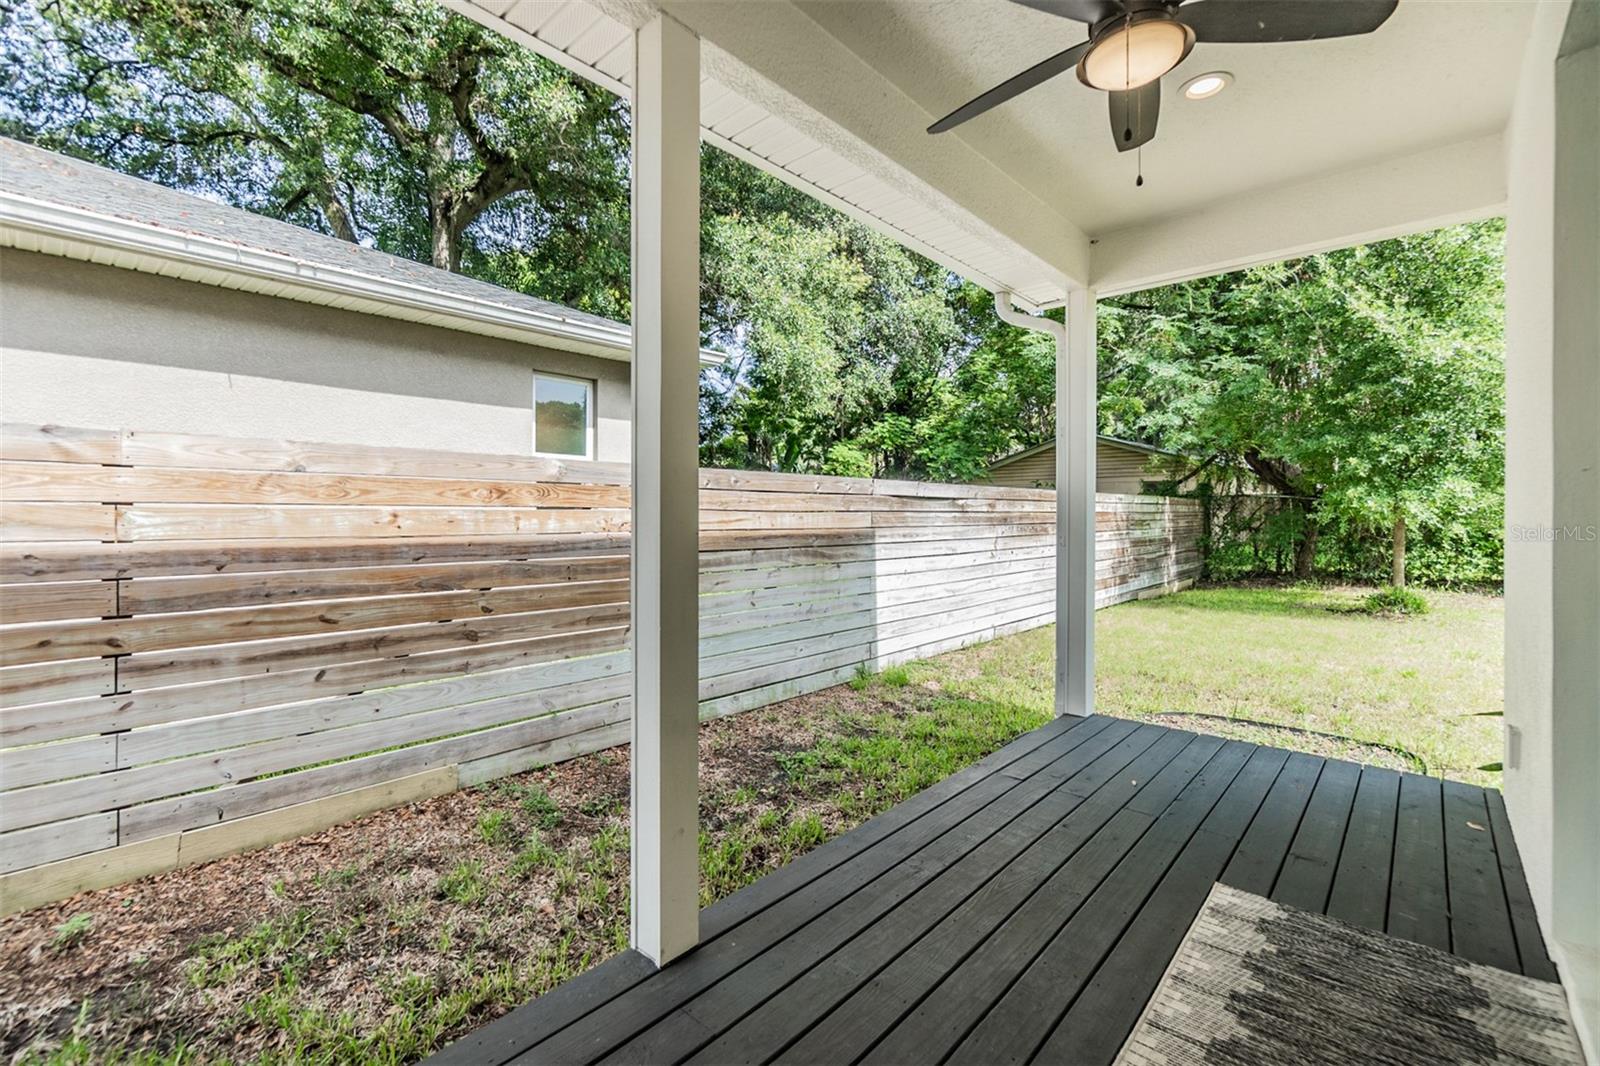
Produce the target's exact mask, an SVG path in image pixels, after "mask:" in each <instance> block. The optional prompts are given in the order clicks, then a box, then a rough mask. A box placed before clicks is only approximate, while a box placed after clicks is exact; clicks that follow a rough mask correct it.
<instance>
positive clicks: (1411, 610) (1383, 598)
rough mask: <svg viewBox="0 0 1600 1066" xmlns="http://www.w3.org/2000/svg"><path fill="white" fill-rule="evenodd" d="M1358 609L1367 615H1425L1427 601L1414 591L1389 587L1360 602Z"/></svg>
mask: <svg viewBox="0 0 1600 1066" xmlns="http://www.w3.org/2000/svg"><path fill="white" fill-rule="evenodd" d="M1360 609H1361V610H1362V611H1364V612H1366V613H1367V614H1427V613H1428V601H1427V600H1426V599H1424V598H1423V596H1422V593H1420V592H1417V591H1416V590H1415V589H1407V588H1396V587H1394V586H1393V585H1390V586H1389V587H1388V588H1386V589H1383V590H1382V591H1380V592H1374V593H1372V594H1371V595H1370V596H1368V597H1367V598H1366V599H1364V600H1362V601H1361V608H1360Z"/></svg>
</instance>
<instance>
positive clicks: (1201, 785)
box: [435, 717, 1555, 1064]
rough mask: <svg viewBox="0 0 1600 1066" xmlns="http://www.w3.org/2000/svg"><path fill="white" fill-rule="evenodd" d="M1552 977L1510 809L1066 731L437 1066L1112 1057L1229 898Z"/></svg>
mask: <svg viewBox="0 0 1600 1066" xmlns="http://www.w3.org/2000/svg"><path fill="white" fill-rule="evenodd" d="M1219 880H1220V881H1222V882H1224V883H1226V884H1229V885H1232V886H1234V887H1237V888H1241V889H1244V890H1246V891H1249V892H1255V893H1258V894H1261V895H1265V896H1270V897H1271V898H1272V899H1274V900H1278V901H1281V902H1284V903H1288V904H1292V905H1294V906H1297V907H1302V908H1305V909H1308V910H1314V911H1322V912H1326V913H1328V914H1331V915H1334V916H1336V917H1339V918H1342V919H1345V920H1347V921H1350V922H1354V923H1357V924H1360V925H1364V926H1368V927H1370V928H1373V929H1382V930H1387V931H1388V932H1390V933H1391V934H1393V935H1395V936H1401V937H1406V938H1408V939H1411V940H1415V941H1420V942H1422V943H1424V944H1430V945H1432V946H1434V947H1437V948H1442V949H1444V950H1447V951H1453V952H1455V953H1456V954H1458V955H1461V956H1463V957H1465V958H1468V959H1471V960H1473V961H1475V962H1481V963H1487V964H1489V965H1492V966H1499V967H1502V968H1505V969H1508V970H1515V971H1518V972H1521V973H1526V974H1529V975H1531V976H1534V977H1539V978H1543V979H1546V980H1555V971H1554V969H1553V967H1552V966H1551V964H1550V960H1549V958H1548V956H1547V955H1546V954H1545V949H1544V945H1543V943H1542V942H1541V940H1540V936H1539V932H1538V928H1537V926H1536V925H1535V923H1534V916H1533V905H1532V901H1531V900H1530V898H1529V895H1528V890H1527V887H1526V885H1525V883H1524V880H1523V874H1522V868H1521V865H1520V862H1519V860H1518V858H1517V853H1516V848H1515V845H1514V844H1513V843H1512V840H1511V830H1510V826H1509V824H1508V822H1507V820H1506V814H1505V808H1504V806H1503V805H1502V803H1501V800H1500V796H1499V794H1498V793H1495V792H1490V791H1486V790H1484V789H1480V788H1473V787H1470V786H1467V785H1461V784H1456V783H1453V782H1444V783H1442V784H1441V782H1439V781H1438V780H1436V779H1433V778H1427V777H1419V776H1416V775H1413V774H1402V773H1396V772H1395V771H1392V770H1383V769H1374V768H1363V767H1360V766H1357V765H1355V764H1354V763H1348V762H1341V761H1338V760H1334V759H1322V758H1318V757H1316V756H1311V755H1303V754H1291V753H1290V752H1287V751H1282V750H1279V749H1276V748H1266V747H1257V746H1255V745H1251V744H1246V743H1240V742H1237V741H1222V740H1218V739H1216V738H1213V737H1206V736H1196V735H1195V734H1193V733H1188V732H1183V731H1180V730H1173V729H1166V728H1164V727H1161V726H1156V725H1141V724H1138V723H1134V722H1129V721H1125V720H1122V719H1116V718H1106V717H1097V718H1089V719H1081V720H1060V721H1056V722H1053V723H1051V724H1049V725H1047V726H1044V727H1042V728H1040V729H1038V730H1035V731H1034V732H1032V733H1029V734H1027V735H1026V736H1024V737H1022V738H1020V739H1018V740H1017V741H1015V742H1014V743H1012V744H1011V745H1009V746H1008V747H1006V748H1004V749H1003V750H1001V751H999V752H996V753H995V754H994V755H991V756H990V757H989V758H987V759H984V760H983V761H982V762H980V763H978V764H976V765H974V766H972V767H970V768H968V769H967V770H964V771H962V772H961V773H958V774H956V775H954V776H952V777H950V778H948V779H947V780H945V781H943V782H941V783H939V784H938V785H936V786H934V787H933V788H931V789H929V790H928V791H926V792H923V793H921V794H920V795H918V796H915V797H913V798H912V799H910V800H908V801H907V802H905V803H902V804H901V805H899V806H898V807H895V808H894V809H893V810H891V811H888V812H887V813H885V814H883V815H881V816H880V817H878V818H875V819H873V820H872V821H870V822H868V823H867V824H865V825H863V826H861V827H860V828H858V829H856V830H854V831H853V832H850V833H848V834H845V835H844V836H841V837H839V838H838V839H836V840H833V841H831V842H829V843H828V844H826V845H824V846H822V847H820V848H818V849H816V850H814V851H812V852H810V853H809V854H807V855H805V856H803V857H802V858H800V859H799V860H797V861H795V862H794V863H791V864H790V865H789V866H786V867H784V868H783V869H781V870H778V871H776V872H774V873H772V874H771V875H769V876H767V877H765V878H763V879H762V880H761V881H759V882H757V883H756V884H754V885H751V886H749V887H748V888H745V889H744V890H742V891H740V892H738V893H736V894H735V895H733V896H731V897H729V898H728V899H726V900H723V901H722V902H720V903H718V904H716V905H715V906H713V907H710V908H708V909H707V910H705V911H704V912H703V913H702V915H701V944H700V946H699V948H697V949H696V950H695V951H693V952H691V953H690V954H689V955H687V956H685V957H684V958H682V959H679V960H677V961H676V962H674V963H672V964H671V965H670V966H667V967H665V968H664V969H662V970H660V971H656V970H655V969H654V968H653V967H652V966H651V965H650V963H649V961H648V960H646V959H645V958H644V957H643V956H640V955H638V954H636V953H634V952H628V953H625V954H623V955H621V956H618V957H616V958H613V959H611V960H610V961H609V962H606V963H604V964H603V965H601V966H599V967H597V968H596V969H594V970H591V971H589V972H588V973H586V974H584V975H582V976H581V977H579V978H578V979H576V980H574V981H571V982H568V983H567V984H565V985H563V986H561V987H560V988H558V989H556V990H554V991H553V992H551V993H550V994H549V995H547V996H544V997H542V998H541V999H539V1000H537V1001H535V1002H533V1003H531V1004H528V1005H527V1006H525V1007H522V1008H521V1009H519V1010H516V1011H514V1012H512V1013H511V1014H509V1015H507V1016H506V1017H504V1018H501V1019H500V1020H498V1021H496V1022H494V1023H492V1024H490V1025H487V1026H485V1027H483V1028H482V1029H480V1030H478V1031H477V1032H475V1033H473V1034H471V1035H470V1036H469V1037H467V1038H466V1039H464V1040H462V1041H460V1042H459V1043H457V1044H455V1045H454V1046H452V1047H450V1048H448V1049H446V1051H444V1052H443V1053H442V1054H441V1055H439V1056H437V1057H436V1060H435V1061H437V1062H440V1063H446V1062H464V1063H465V1062H470V1063H505V1062H517V1063H536V1062H550V1063H567V1062H574V1063H575V1062H602V1061H603V1062H648V1063H667V1062H697V1063H698V1062H704V1063H735V1062H770V1061H779V1062H814V1063H830V1064H832V1063H849V1062H870V1063H919V1064H921V1063H937V1062H962V1063H966V1062H975V1063H999V1062H1026V1061H1039V1062H1062V1063H1074V1064H1079V1063H1099V1062H1109V1061H1110V1060H1111V1059H1112V1057H1113V1056H1114V1055H1115V1054H1116V1052H1117V1050H1118V1049H1119V1048H1120V1047H1121V1045H1122V1042H1123V1040H1124V1038H1125V1037H1126V1036H1127V1034H1128V1033H1129V1031H1130V1030H1131V1029H1132V1027H1133V1024H1134V1022H1135V1021H1136V1020H1137V1018H1138V1016H1139V1014H1140V1012H1141V1010H1142V1009H1143V1007H1144V1004H1145V1002H1146V1000H1147V999H1148V998H1149V996H1150V994H1151V993H1152V992H1153V991H1154V989H1155V986H1156V984H1157V982H1158V981H1159V980H1160V977H1161V974H1162V973H1163V971H1164V970H1165V969H1166V966H1167V963H1168V962H1169V961H1170V960H1171V957H1172V955H1173V953H1174V952H1175V951H1176V950H1177V947H1178V943H1179V941H1180V940H1181V939H1182V937H1183V935H1184V932H1185V931H1186V930H1187V929H1188V927H1189V924H1190V922H1191V921H1192V920H1193V918H1194V916H1195V914H1196V913H1197V912H1198V910H1199V908H1200V905H1201V903H1202V902H1203V901H1204V899H1205V897H1206V894H1207V892H1208V891H1209V890H1210V888H1211V885H1212V883H1213V882H1215V881H1219Z"/></svg>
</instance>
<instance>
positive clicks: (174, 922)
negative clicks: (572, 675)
mask: <svg viewBox="0 0 1600 1066" xmlns="http://www.w3.org/2000/svg"><path fill="white" fill-rule="evenodd" d="M872 687H873V689H874V690H875V691H871V692H867V691H854V690H852V688H851V687H848V686H841V687H839V688H836V689H832V690H829V691H827V692H821V693H816V694H813V695H808V696H803V697H799V698H797V699H792V700H789V701H786V702H785V703H783V704H778V705H775V706H772V707H769V708H765V709H763V710H758V711H753V712H750V713H747V714H743V715H739V716H736V717H731V718H726V719H722V720H719V721H715V722H711V723H708V724H706V725H705V726H704V727H703V728H702V729H701V734H700V773H701V784H700V793H701V825H702V842H701V851H702V866H703V868H704V871H705V875H704V885H703V889H702V895H703V897H704V900H705V901H706V902H710V901H711V900H712V899H714V898H717V897H720V896H722V895H725V894H727V893H728V892H730V891H733V890H734V889H736V888H738V887H739V886H741V885H743V884H747V883H749V882H750V881H753V880H755V879H757V878H758V877H760V876H761V875H762V874H763V873H765V872H767V871H768V870H771V869H774V868H776V867H778V866H780V865H782V864H784V863H785V862H788V861H790V860H791V859H793V858H794V857H795V856H796V855H798V854H800V853H801V852H803V851H805V850H807V849H809V848H810V847H814V846H815V845H816V844H819V843H821V842H822V841H824V840H827V839H829V838H830V837H832V836H835V835H837V834H839V833H841V832H843V831H845V830H847V829H849V828H850V827H851V826H853V825H854V824H856V823H858V822H860V821H861V820H863V818H864V817H866V816H868V815H870V814H871V813H873V812H874V810H875V809H878V808H881V807H882V806H886V805H888V802H889V800H890V799H892V798H893V797H886V796H882V795H878V794H876V793H875V792H874V791H873V787H874V786H873V785H872V783H871V782H870V781H867V780H865V779H860V778H862V777H863V772H862V771H861V770H860V769H857V770H856V772H854V773H852V772H851V770H850V769H849V768H845V769H842V770H841V769H839V768H829V767H824V766H822V765H821V764H820V763H818V761H817V755H816V753H817V751H818V749H819V745H820V746H823V747H826V746H827V745H829V744H830V743H833V744H838V743H844V744H849V743H852V742H854V741H855V740H858V739H859V738H860V737H862V736H864V735H866V734H867V733H869V732H871V731H872V730H881V729H882V728H883V727H884V723H885V721H894V720H908V719H910V718H913V717H915V716H916V715H918V714H920V713H924V710H925V707H924V705H925V704H926V703H927V701H928V699H929V698H931V693H930V692H928V691H925V690H922V689H917V690H914V691H908V690H903V689H888V688H885V687H884V686H879V685H876V684H874V685H873V686H872ZM891 731H892V730H891ZM1003 739H1004V738H997V743H998V741H999V740H1003ZM891 757H892V753H891ZM880 769H881V768H880ZM628 788H629V779H628V758H627V749H626V748H620V749H612V750H609V751H604V752H599V753H596V754H594V755H589V756H585V757H583V758H579V759H575V760H572V761H570V762H567V763H563V764H561V765H557V766H552V767H545V768H541V769H538V770H534V771H530V772H528V773H524V774H519V775H516V776H514V777H509V778H504V779H501V780H499V781H494V782H490V783H489V784H486V785H483V786H479V787H477V788H473V789H469V790H465V791H462V792H457V793H453V794H451V795H447V796H442V797H439V798H436V799H432V800H428V801H425V802H420V803H413V804H409V805H406V806H403V807H398V808H394V809H391V810H387V811H381V812H378V813H376V814H373V815H370V816H368V817H366V818H363V819H361V820H359V821H357V822H353V823H349V824H346V825H341V826H337V827H335V828H332V829H328V830H325V831H323V832H320V833H316V834H314V835H311V836H308V837H303V838H301V839H298V840H294V841H290V842H285V843H282V844H278V845H275V846H272V847H269V848H265V849H263V850H260V851H256V852H253V853H250V854H246V855H238V856H233V857H230V858H226V859H222V860H219V861H216V862H211V863H207V864H205V865H202V866H195V867H190V868H187V869H183V870H178V871H174V872H172V873H168V874H164V875H160V876H156V877H151V878H146V879H144V880H141V881H137V882H134V883H132V884H128V885H123V886H119V887H116V888H112V889H106V890H102V891H98V892H89V893H84V894H81V895H79V896H76V897H73V898H71V899H68V900H64V901H62V902H60V903H58V904H54V905H52V906H48V907H43V908H39V909H37V910H34V911H32V912H29V913H27V914H23V915H17V916H13V917H10V918H7V919H4V920H0V1004H3V1006H0V1054H3V1055H4V1056H5V1058H6V1060H8V1061H34V1060H39V1061H63V1062H67V1061H70V1062H78V1061H102V1060H104V1059H108V1058H111V1057H114V1056H116V1055H121V1054H123V1053H124V1052H132V1053H135V1054H139V1055H145V1056H149V1057H150V1060H151V1061H158V1062H159V1061H174V1060H176V1059H178V1058H180V1057H181V1060H182V1061H184V1062H189V1061H196V1060H199V1061H222V1060H257V1061H269V1062H274V1061H275V1062H307V1061H313V1062H345V1061H361V1062H374V1061H394V1062H404V1061H410V1060H415V1059H416V1058H418V1057H420V1056H422V1055H423V1054H425V1053H426V1052H427V1051H428V1050H431V1049H433V1048H436V1047H438V1046H441V1045H442V1044H443V1043H446V1042H448V1040H449V1039H450V1038H451V1037H452V1036H455V1035H458V1034H460V1033H462V1032H465V1031H467V1030H468V1029H470V1028H472V1027H473V1026H474V1025H478V1024H482V1023H483V1022H485V1021H487V1020H488V1019H490V1018H492V1017H493V1016H495V1015H497V1014H499V1013H503V1012H504V1011H505V1010H507V1009H509V1008H510V1007H511V1006H514V1005H515V1004H517V1003H520V1002H524V1001H526V1000H528V999H531V998H533V997H534V996H536V995H539V994H541V993H543V992H544V991H547V990H548V989H549V988H551V987H553V986H554V985H556V984H559V983H560V982H561V981H564V980H566V979H568V978H570V977H571V976H574V975H575V974H577V973H579V972H581V971H582V970H584V969H587V968H588V967H590V966H592V965H594V964H595V963H597V962H599V961H600V960H601V959H603V958H605V957H607V956H609V955H611V954H613V953H614V952H616V951H618V950H620V949H622V948H623V947H624V946H626V934H627V898H626V897H627V876H628V839H627V833H628Z"/></svg>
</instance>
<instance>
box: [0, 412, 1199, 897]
mask: <svg viewBox="0 0 1600 1066" xmlns="http://www.w3.org/2000/svg"><path fill="white" fill-rule="evenodd" d="M628 480H629V478H628V470H627V468H626V467H625V466H619V465H617V464H601V463H581V462H562V461H556V460H551V459H542V458H532V457H526V456H492V455H477V454H452V453H445V452H428V451H420V450H415V449H394V448H372V447H363V446H353V445H343V444H327V443H316V442H295V441H263V440H240V439H229V438H221V437H202V436H185V435H176V434H150V433H143V432H140V431H137V430H85V429H74V428H71V427H54V426H52V427H39V426H16V425H7V426H4V427H0V497H3V499H4V505H3V508H0V701H3V703H4V705H5V708H6V709H5V711H4V714H3V715H0V848H3V849H4V851H5V862H4V865H3V867H0V895H4V897H5V899H4V900H3V901H0V911H4V910H6V909H8V908H11V907H13V906H14V905H20V904H18V902H17V901H23V902H29V901H41V900H43V899H46V898H51V893H58V892H59V891H64V890H66V889H67V888H69V887H71V886H80V887H81V886H86V885H89V884H102V883H110V882H109V881H108V880H107V879H108V878H109V879H112V880H114V879H115V878H116V877H119V876H136V875H138V874H139V873H140V872H148V871H152V870H155V869H163V868H170V866H171V865H173V864H175V863H181V862H186V861H198V860H199V859H201V858H208V857H214V856H216V855H220V854H224V853H226V852H227V851H229V850H232V849H236V848H239V847H248V846H256V845H258V844H259V843H262V842H265V841H268V840H271V839H281V838H282V836H283V834H286V833H293V832H301V831H305V830H306V829H307V828H310V827H315V826H317V825H320V824H327V822H326V819H331V818H337V817H349V816H351V812H360V811H365V810H369V809H374V805H375V804H376V805H380V806H381V805H383V804H385V803H391V802H403V801H404V799H405V798H407V797H411V796H414V795H429V794H436V793H437V791H439V790H440V789H442V788H448V787H454V786H455V784H457V783H462V784H472V783H476V782H479V781H484V780H488V779H489V778H491V777H494V776H497V775H500V774H507V773H513V772H517V771H520V770H524V769H527V768H528V767H530V766H536V765H539V764H541V763H543V762H549V761H553V760H557V759H564V758H570V757H572V756H574V755H579V754H582V753H584V752H588V751H593V750H596V749H598V748H600V747H605V746H609V745H612V744H616V743H620V742H622V741H624V740H625V739H626V737H627V730H628V713H629V708H628V698H627V697H628V689H629V684H630V681H629V656H628V652H627V626H628V576H629V574H628V569H629V565H628V549H629V544H628V524H629V512H628V503H629V490H628ZM700 486H701V527H702V529H701V578H700V589H701V597H702V599H701V634H700V638H701V639H700V660H701V671H700V673H701V685H700V699H701V712H702V715H703V716H706V717H714V716H717V715H723V714H731V713H735V712H738V711H742V710H748V709H750V708H752V707H758V706H761V705H763V704H766V703H770V702H772V701H774V700H779V699H783V698H786V697H788V696H793V695H796V694H799V693H803V692H809V691H813V690H815V689H818V688H821V687H825V686H827V685H833V684H838V683H840V682H842V681H845V680H848V679H849V678H850V677H851V676H853V675H854V674H855V673H856V672H857V671H858V670H861V669H863V668H865V669H878V668H881V667H883V666H885V665H889V664H892V663H897V662H903V661H906V660H909V659H913V658H917V657H921V656H925V655H931V654H935V653H937V652H940V651H945V650H949V649H952V648H957V647H961V646H963V645H966V644H970V643H973V642H975V641H979V640H987V639H991V638H993V637H995V636H999V635H1003V634H1006V633H1012V632H1018V631H1020V630H1024V629H1028V628H1031V627H1034V626H1039V625H1044V624H1047V623H1049V622H1050V621H1051V620H1052V618H1053V613H1054V602H1055V601H1054V585H1055V572H1054V556H1055V526H1054V508H1055V499H1054V494H1053V493H1052V492H1051V491H1049V490H1040V489H1020V488H996V487H990V486H981V485H939V484H930V483H923V482H900V481H869V480H863V479H856V478H842V477H832V476H822V475H794V474H774V473H767V472H762V471H736V470H704V471H702V472H701V475H700ZM1096 528H1097V532H1096V541H1097V545H1098V549H1099V550H1098V557H1097V566H1096V587H1097V600H1098V601H1099V602H1100V603H1101V604H1108V603H1114V602H1120V601H1121V600H1125V599H1132V598H1135V597H1138V596H1144V595H1150V594H1153V593H1155V592H1158V591H1161V590H1164V589H1169V588H1172V587H1175V586H1178V585H1181V584H1182V583H1184V582H1186V581H1189V580H1192V579H1193V577H1194V576H1195V575H1196V574H1197V573H1198V570H1199V562H1200V560H1199V553H1198V536H1199V533H1200V530H1201V528H1202V522H1201V515H1200V512H1199V509H1198V507H1197V506H1196V504H1195V503H1194V502H1193V501H1187V500H1168V499H1156V498H1151V497H1137V496H1126V497H1124V496H1116V497H1112V496H1105V497H1102V499H1101V504H1100V511H1099V514H1098V516H1097V524H1096ZM441 775H443V776H441Z"/></svg>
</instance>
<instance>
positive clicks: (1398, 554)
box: [1389, 514, 1406, 589]
mask: <svg viewBox="0 0 1600 1066" xmlns="http://www.w3.org/2000/svg"><path fill="white" fill-rule="evenodd" d="M1389 584H1391V585H1393V586H1394V587H1395V588H1397V589H1403V588H1405V587H1406V516H1405V515H1403V514H1397V515H1395V516H1394V557H1393V561H1392V564H1391V566H1390V568H1389Z"/></svg>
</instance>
